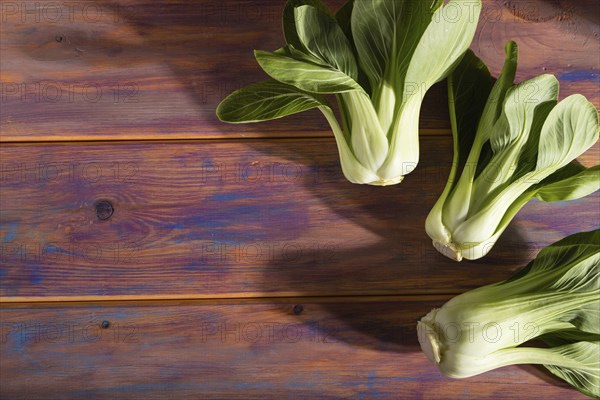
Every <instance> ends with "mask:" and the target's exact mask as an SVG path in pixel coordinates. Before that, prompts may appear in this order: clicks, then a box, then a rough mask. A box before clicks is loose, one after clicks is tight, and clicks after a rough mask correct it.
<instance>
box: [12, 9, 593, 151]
mask: <svg viewBox="0 0 600 400" xmlns="http://www.w3.org/2000/svg"><path fill="white" fill-rule="evenodd" d="M327 3H328V4H330V5H331V6H332V8H334V9H336V8H337V7H339V6H340V5H341V4H342V3H343V1H342V0H335V1H333V0H328V1H327ZM282 4H283V1H279V0H252V1H248V0H223V1H219V2H215V1H213V0H195V1H169V2H166V1H153V2H147V1H135V0H132V1H119V2H111V1H107V0H98V1H94V2H72V3H69V2H67V3H61V2H55V1H49V0H48V1H35V2H34V1H22V2H4V3H3V4H2V10H1V11H2V15H1V19H2V24H1V32H0V33H1V35H0V52H1V54H2V57H1V60H0V67H1V70H2V73H1V75H0V84H1V93H0V94H1V102H2V115H1V118H0V121H1V123H2V125H1V138H0V140H2V141H5V142H10V141H36V140H38V141H39V140H66V141H68V140H98V139H108V140H122V139H158V138H163V139H172V138H215V137H216V138H222V137H236V138H241V137H298V136H329V135H330V130H329V127H328V125H327V124H326V122H325V120H324V118H323V117H322V116H321V115H320V114H319V113H318V112H316V111H315V112H309V113H307V114H305V115H301V116H294V117H289V118H285V119H283V120H281V121H277V122H269V123H263V124H260V125H241V126H239V125H238V126H232V125H226V124H222V123H220V122H219V121H218V120H217V119H216V117H215V115H214V110H215V108H216V105H217V104H218V103H219V102H220V101H221V100H222V99H223V98H224V96H225V95H227V94H228V93H230V92H231V91H233V90H234V89H237V88H240V87H242V86H245V85H246V84H248V83H251V82H255V81H258V80H260V79H263V78H265V77H266V75H265V74H264V73H263V72H262V71H261V70H260V68H259V67H258V65H257V64H256V62H255V61H254V59H253V56H252V50H253V49H255V48H260V49H266V50H274V49H276V48H278V47H280V46H281V45H282V44H283V36H282V32H281V24H280V15H281V9H282ZM484 4H485V7H484V11H483V14H482V19H481V23H480V27H479V31H478V33H477V36H476V38H475V41H474V43H473V49H474V50H475V51H476V52H477V53H478V54H479V55H480V56H481V57H482V58H483V59H484V60H485V61H486V62H487V63H489V64H490V66H491V69H492V71H493V72H494V73H497V72H498V71H499V69H500V66H501V63H502V62H503V60H504V55H503V47H504V43H505V42H506V40H508V39H514V40H517V41H518V42H519V45H520V48H521V56H520V59H521V63H520V69H519V71H520V72H519V75H520V76H519V77H520V78H521V79H524V78H530V77H532V76H535V75H538V74H541V73H544V72H548V73H554V74H556V75H558V77H559V78H560V79H561V85H562V96H565V95H568V94H572V93H574V92H580V93H583V94H584V95H586V96H587V97H589V98H590V100H591V101H593V102H594V104H595V105H596V106H597V107H598V106H600V97H599V94H598V83H599V82H598V78H599V74H600V60H599V58H598V54H600V44H599V43H600V42H599V41H598V32H597V27H598V24H599V21H598V15H599V14H600V13H599V10H598V7H599V6H598V3H597V1H595V0H585V1H577V2H574V1H566V0H560V1H559V0H553V1H550V0H512V1H504V0H485V2H484ZM448 18H452V16H451V15H448ZM421 128H422V130H423V132H424V133H425V134H427V133H434V134H442V133H444V134H447V133H448V131H449V123H448V118H447V106H446V100H445V89H444V86H443V85H439V86H436V87H435V88H434V89H432V91H431V92H430V93H429V95H428V97H427V100H426V103H425V106H424V107H423V112H422V122H421Z"/></svg>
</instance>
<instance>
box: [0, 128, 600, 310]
mask: <svg viewBox="0 0 600 400" xmlns="http://www.w3.org/2000/svg"><path fill="white" fill-rule="evenodd" d="M0 153H1V158H2V180H1V181H0V184H1V186H0V189H1V190H2V208H1V209H0V213H1V214H0V217H1V221H2V226H1V228H0V234H1V236H0V238H1V239H0V240H1V242H2V258H3V260H2V261H3V268H2V269H1V270H0V271H2V279H1V282H0V293H1V295H2V296H3V297H4V298H5V299H4V300H5V301H6V300H9V299H11V298H12V299H13V300H19V301H20V300H24V299H29V300H34V299H35V298H54V299H55V300H59V299H69V298H78V296H84V298H90V297H89V296H92V298H98V299H100V298H114V297H117V298H119V297H121V296H134V297H131V298H139V297H144V296H153V297H162V298H170V297H186V298H187V297H197V298H206V297H209V298H210V297H232V296H234V297H237V296H242V297H246V296H251V297H254V296H289V295H296V296H299V295H311V296H312V295H318V296H323V295H376V294H406V293H457V292H462V291H464V290H465V289H468V288H473V287H476V286H479V285H482V284H484V283H490V282H495V281H498V280H501V279H504V278H507V277H508V276H509V275H510V274H511V273H512V272H513V271H514V270H515V269H517V268H520V267H521V266H524V265H525V264H526V263H527V262H528V261H529V260H530V259H531V258H532V257H533V256H534V255H535V254H536V253H537V251H539V250H540V249H541V248H542V247H544V246H546V245H548V244H550V243H552V242H554V241H557V240H559V239H561V238H562V237H564V236H566V235H568V234H571V233H574V232H577V231H582V230H591V229H595V228H597V227H598V226H599V225H600V210H599V209H598V201H599V196H598V194H595V195H592V196H589V197H588V198H586V199H582V200H577V201H573V202H564V203H558V204H556V203H551V204H546V203H542V202H539V201H532V202H531V203H529V204H528V205H527V206H526V207H525V208H524V209H523V210H522V212H521V214H520V215H519V216H518V217H517V218H516V220H515V221H514V222H513V224H512V226H511V228H510V229H509V230H508V231H507V232H506V233H505V235H504V236H503V237H502V239H501V240H500V242H499V243H498V245H497V246H496V247H495V248H494V249H493V250H492V252H491V253H490V255H489V256H487V257H486V258H485V259H483V260H479V261H477V262H463V263H455V262H454V261H451V260H449V259H446V258H444V257H443V256H441V255H439V254H438V253H437V252H436V251H435V250H434V249H433V247H432V246H431V242H430V239H429V238H428V237H427V235H426V234H425V231H424V222H425V218H426V216H427V213H428V212H429V210H430V209H431V207H432V205H433V204H434V202H435V201H436V200H437V197H438V196H439V194H440V193H441V191H442V188H443V185H444V184H445V181H446V179H447V174H448V170H449V167H450V163H451V154H452V145H451V139H450V138H442V137H437V138H429V139H424V140H423V148H422V153H423V154H422V161H421V164H420V165H419V168H418V169H417V170H416V171H415V172H414V173H413V174H410V175H408V176H407V178H406V180H405V181H404V182H403V183H402V184H400V185H397V186H394V187H387V188H377V187H370V186H359V185H352V184H350V183H348V182H347V181H346V180H345V179H344V177H343V176H342V175H341V172H340V167H339V161H338V153H337V149H336V146H335V143H334V142H333V141H332V140H328V139H318V140H315V139H305V140H276V141H273V140H271V141H264V140H246V141H243V142H239V141H203V142H201V143H198V142H179V143H178V142H168V143H160V144H159V143H136V142H132V143H121V144H118V145H116V144H111V143H103V144H70V145H67V144H54V145H50V144H49V145H27V146H25V145H12V146H7V145H5V146H3V147H2V148H1V149H0ZM24 160H27V161H24ZM582 161H583V162H584V163H586V164H588V165H590V164H596V163H597V162H598V147H595V148H594V149H593V150H591V151H590V152H588V153H587V154H586V155H585V157H583V158H582ZM102 199H107V200H110V201H111V202H112V203H113V205H114V208H115V212H114V215H113V216H112V217H111V218H110V219H109V220H108V221H100V220H99V219H98V218H97V216H96V211H95V203H96V202H97V201H99V200H102ZM457 277H461V278H460V279H457Z"/></svg>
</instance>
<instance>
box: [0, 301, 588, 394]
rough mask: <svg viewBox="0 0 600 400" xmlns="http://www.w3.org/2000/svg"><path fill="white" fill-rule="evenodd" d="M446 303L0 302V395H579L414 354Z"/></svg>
mask: <svg viewBox="0 0 600 400" xmlns="http://www.w3.org/2000/svg"><path fill="white" fill-rule="evenodd" d="M445 300H446V298H436V297H404V298H403V297H390V298H386V299H374V300H368V299H367V301H365V300H363V299H341V300H331V299H329V300H328V301H321V300H310V299H287V300H279V301H276V302H273V301H263V302H250V303H249V302H226V303H221V304H214V303H212V302H201V303H198V302H165V303H141V304H135V303H131V302H126V303H123V304H117V305H107V304H106V303H98V304H82V305H77V306H70V307H64V306H63V305H61V304H52V305H44V306H43V307H32V306H29V305H24V306H18V307H3V308H2V315H1V321H2V344H1V347H0V348H1V349H2V359H1V361H0V362H1V367H2V368H1V371H2V374H0V395H1V396H2V398H10V399H15V400H16V399H27V400H33V399H42V398H49V397H51V398H53V399H73V398H94V399H115V398H119V399H139V398H149V399H158V398H165V397H168V398H177V399H198V398H203V399H223V398H227V399H242V398H243V399H248V398H272V399H284V398H297V399H309V398H318V399H334V398H338V399H339V398H368V399H392V398H394V399H441V398H443V399H461V400H464V399H478V400H480V399H495V398H507V399H508V398H519V399H523V400H527V399H536V400H537V399H550V398H569V399H583V398H585V397H584V396H583V395H581V394H579V393H578V392H576V391H575V390H574V389H571V388H569V387H568V386H567V385H566V384H565V383H563V382H560V381H559V380H558V379H556V378H554V377H553V376H552V375H550V374H549V373H547V372H545V371H543V370H542V369H541V368H538V367H533V366H513V367H506V368H502V369H500V370H496V371H492V372H489V373H486V374H484V375H479V376H477V377H473V378H470V379H467V380H452V379H449V378H446V377H444V376H443V375H442V374H441V373H439V372H438V371H437V369H436V368H435V367H434V366H433V365H431V364H430V363H429V361H428V360H427V359H426V357H425V355H424V354H422V353H421V351H420V348H419V345H418V342H417V338H416V332H415V321H416V320H417V319H419V318H420V317H421V316H422V315H424V314H425V313H427V312H428V311H429V310H430V309H431V308H433V307H436V306H440V305H441V304H442V303H443V302H444V301H445ZM298 302H301V303H298ZM297 304H301V305H302V307H303V310H302V312H301V313H300V314H295V313H294V311H293V310H294V307H295V306H296V305H297ZM104 321H107V322H108V324H109V325H108V326H107V327H106V328H105V329H103V328H102V323H103V322H104ZM506 334H512V332H511V333H508V332H507V333H506ZM23 371H27V373H23Z"/></svg>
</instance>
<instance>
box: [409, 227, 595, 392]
mask: <svg viewBox="0 0 600 400" xmlns="http://www.w3.org/2000/svg"><path fill="white" fill-rule="evenodd" d="M417 330H418V333H419V342H420V344H421V349H422V350H423V352H424V353H425V354H426V355H427V357H428V358H429V360H430V361H431V362H433V363H435V364H436V365H437V367H438V368H439V369H440V370H441V371H442V372H443V373H444V374H446V375H448V376H450V377H453V378H467V377H470V376H474V375H477V374H481V373H484V372H486V371H490V370H492V369H495V368H500V367H503V366H507V365H513V364H541V365H543V366H544V367H545V368H547V369H548V370H549V371H550V372H551V373H553V374H554V375H556V376H558V377H559V378H561V379H563V380H565V381H566V382H568V383H569V384H571V385H573V386H574V387H575V388H577V389H578V390H580V391H581V392H583V393H585V394H587V395H589V396H592V397H596V398H600V230H596V231H593V232H583V233H578V234H575V235H571V236H569V237H567V238H565V239H563V240H561V241H559V242H556V243H554V244H552V245H550V246H548V247H546V248H545V249H543V250H542V251H541V252H540V253H539V254H538V256H537V257H536V259H535V260H534V261H532V262H531V263H529V265H527V267H525V268H524V269H522V270H521V271H519V272H518V273H517V274H515V275H514V276H513V277H512V278H510V279H508V280H506V281H504V282H500V283H496V284H492V285H488V286H483V287H480V288H478V289H475V290H471V291H469V292H466V293H463V294H461V295H459V296H456V297H454V298H453V299H451V300H450V301H448V302H447V303H446V304H444V305H443V306H442V307H441V308H439V309H433V310H432V311H431V312H429V314H427V315H426V316H425V317H423V318H422V319H421V320H420V321H419V322H418V324H417ZM532 339H536V341H537V342H538V344H537V345H536V346H535V347H534V346H532V345H530V344H527V343H526V342H530V341H531V340H532Z"/></svg>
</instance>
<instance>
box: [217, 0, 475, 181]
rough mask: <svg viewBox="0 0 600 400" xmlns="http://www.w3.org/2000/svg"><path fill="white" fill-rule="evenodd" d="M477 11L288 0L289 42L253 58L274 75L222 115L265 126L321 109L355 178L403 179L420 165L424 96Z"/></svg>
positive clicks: (400, 2)
mask: <svg viewBox="0 0 600 400" xmlns="http://www.w3.org/2000/svg"><path fill="white" fill-rule="evenodd" d="M480 12H481V0H449V2H448V3H447V4H445V5H444V2H443V0H360V1H354V0H350V1H349V2H348V3H347V4H346V5H345V6H344V7H342V8H341V9H340V11H339V12H338V13H337V14H336V15H332V14H331V13H330V12H329V11H328V9H327V7H326V6H325V5H324V4H323V3H322V2H321V1H320V0H289V1H288V2H287V5H286V6H285V9H284V16H283V31H284V35H285V39H286V42H287V44H286V45H285V46H284V47H283V48H281V49H279V50H277V51H274V52H267V51H256V52H255V56H256V60H257V61H258V63H259V64H260V66H261V67H262V68H263V69H264V71H265V72H266V73H267V74H268V75H269V76H270V77H271V78H272V79H271V80H268V81H264V82H261V83H258V84H255V85H252V86H250V87H247V88H243V89H240V90H238V91H236V92H234V93H232V94H231V95H230V96H228V97H227V98H226V99H225V100H223V102H222V103H221V104H220V105H219V107H218V108H217V116H218V117H219V118H220V119H221V120H222V121H225V122H230V123H246V122H259V121H266V120H272V119H276V118H281V117H284V116H287V115H290V114H295V113H299V112H303V111H306V110H309V109H313V108H318V109H319V110H320V111H321V112H322V113H323V114H324V116H325V117H326V119H327V121H328V122H329V124H330V126H331V129H332V130H333V133H334V136H335V139H336V141H337V146H338V150H339V153H340V161H341V165H342V170H343V172H344V175H345V176H346V178H347V179H348V180H349V181H351V182H353V183H359V184H371V185H381V186H383V185H391V184H396V183H399V182H401V181H402V179H403V177H404V175H406V174H408V173H410V172H411V171H413V170H414V168H415V167H416V165H417V163H418V161H419V138H418V133H419V132H418V131H419V114H420V109H421V103H422V101H423V98H424V96H425V93H426V92H427V90H428V89H429V88H430V87H431V86H432V85H433V84H435V83H436V82H439V81H441V80H443V79H444V78H446V76H447V75H448V74H449V73H450V71H451V70H452V69H453V68H454V67H455V65H456V63H457V62H458V61H459V60H460V57H461V56H462V55H463V54H464V52H465V51H466V50H467V49H468V47H469V45H470V44H471V41H472V40H473V36H474V34H475V29H476V27H477V22H478V20H479V14H480ZM325 94H332V95H335V98H336V100H337V102H338V106H339V112H340V118H339V119H338V117H337V116H336V114H335V113H334V111H333V109H332V107H331V106H330V104H329V103H328V101H327V100H326V99H325V98H324V97H322V95H325Z"/></svg>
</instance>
